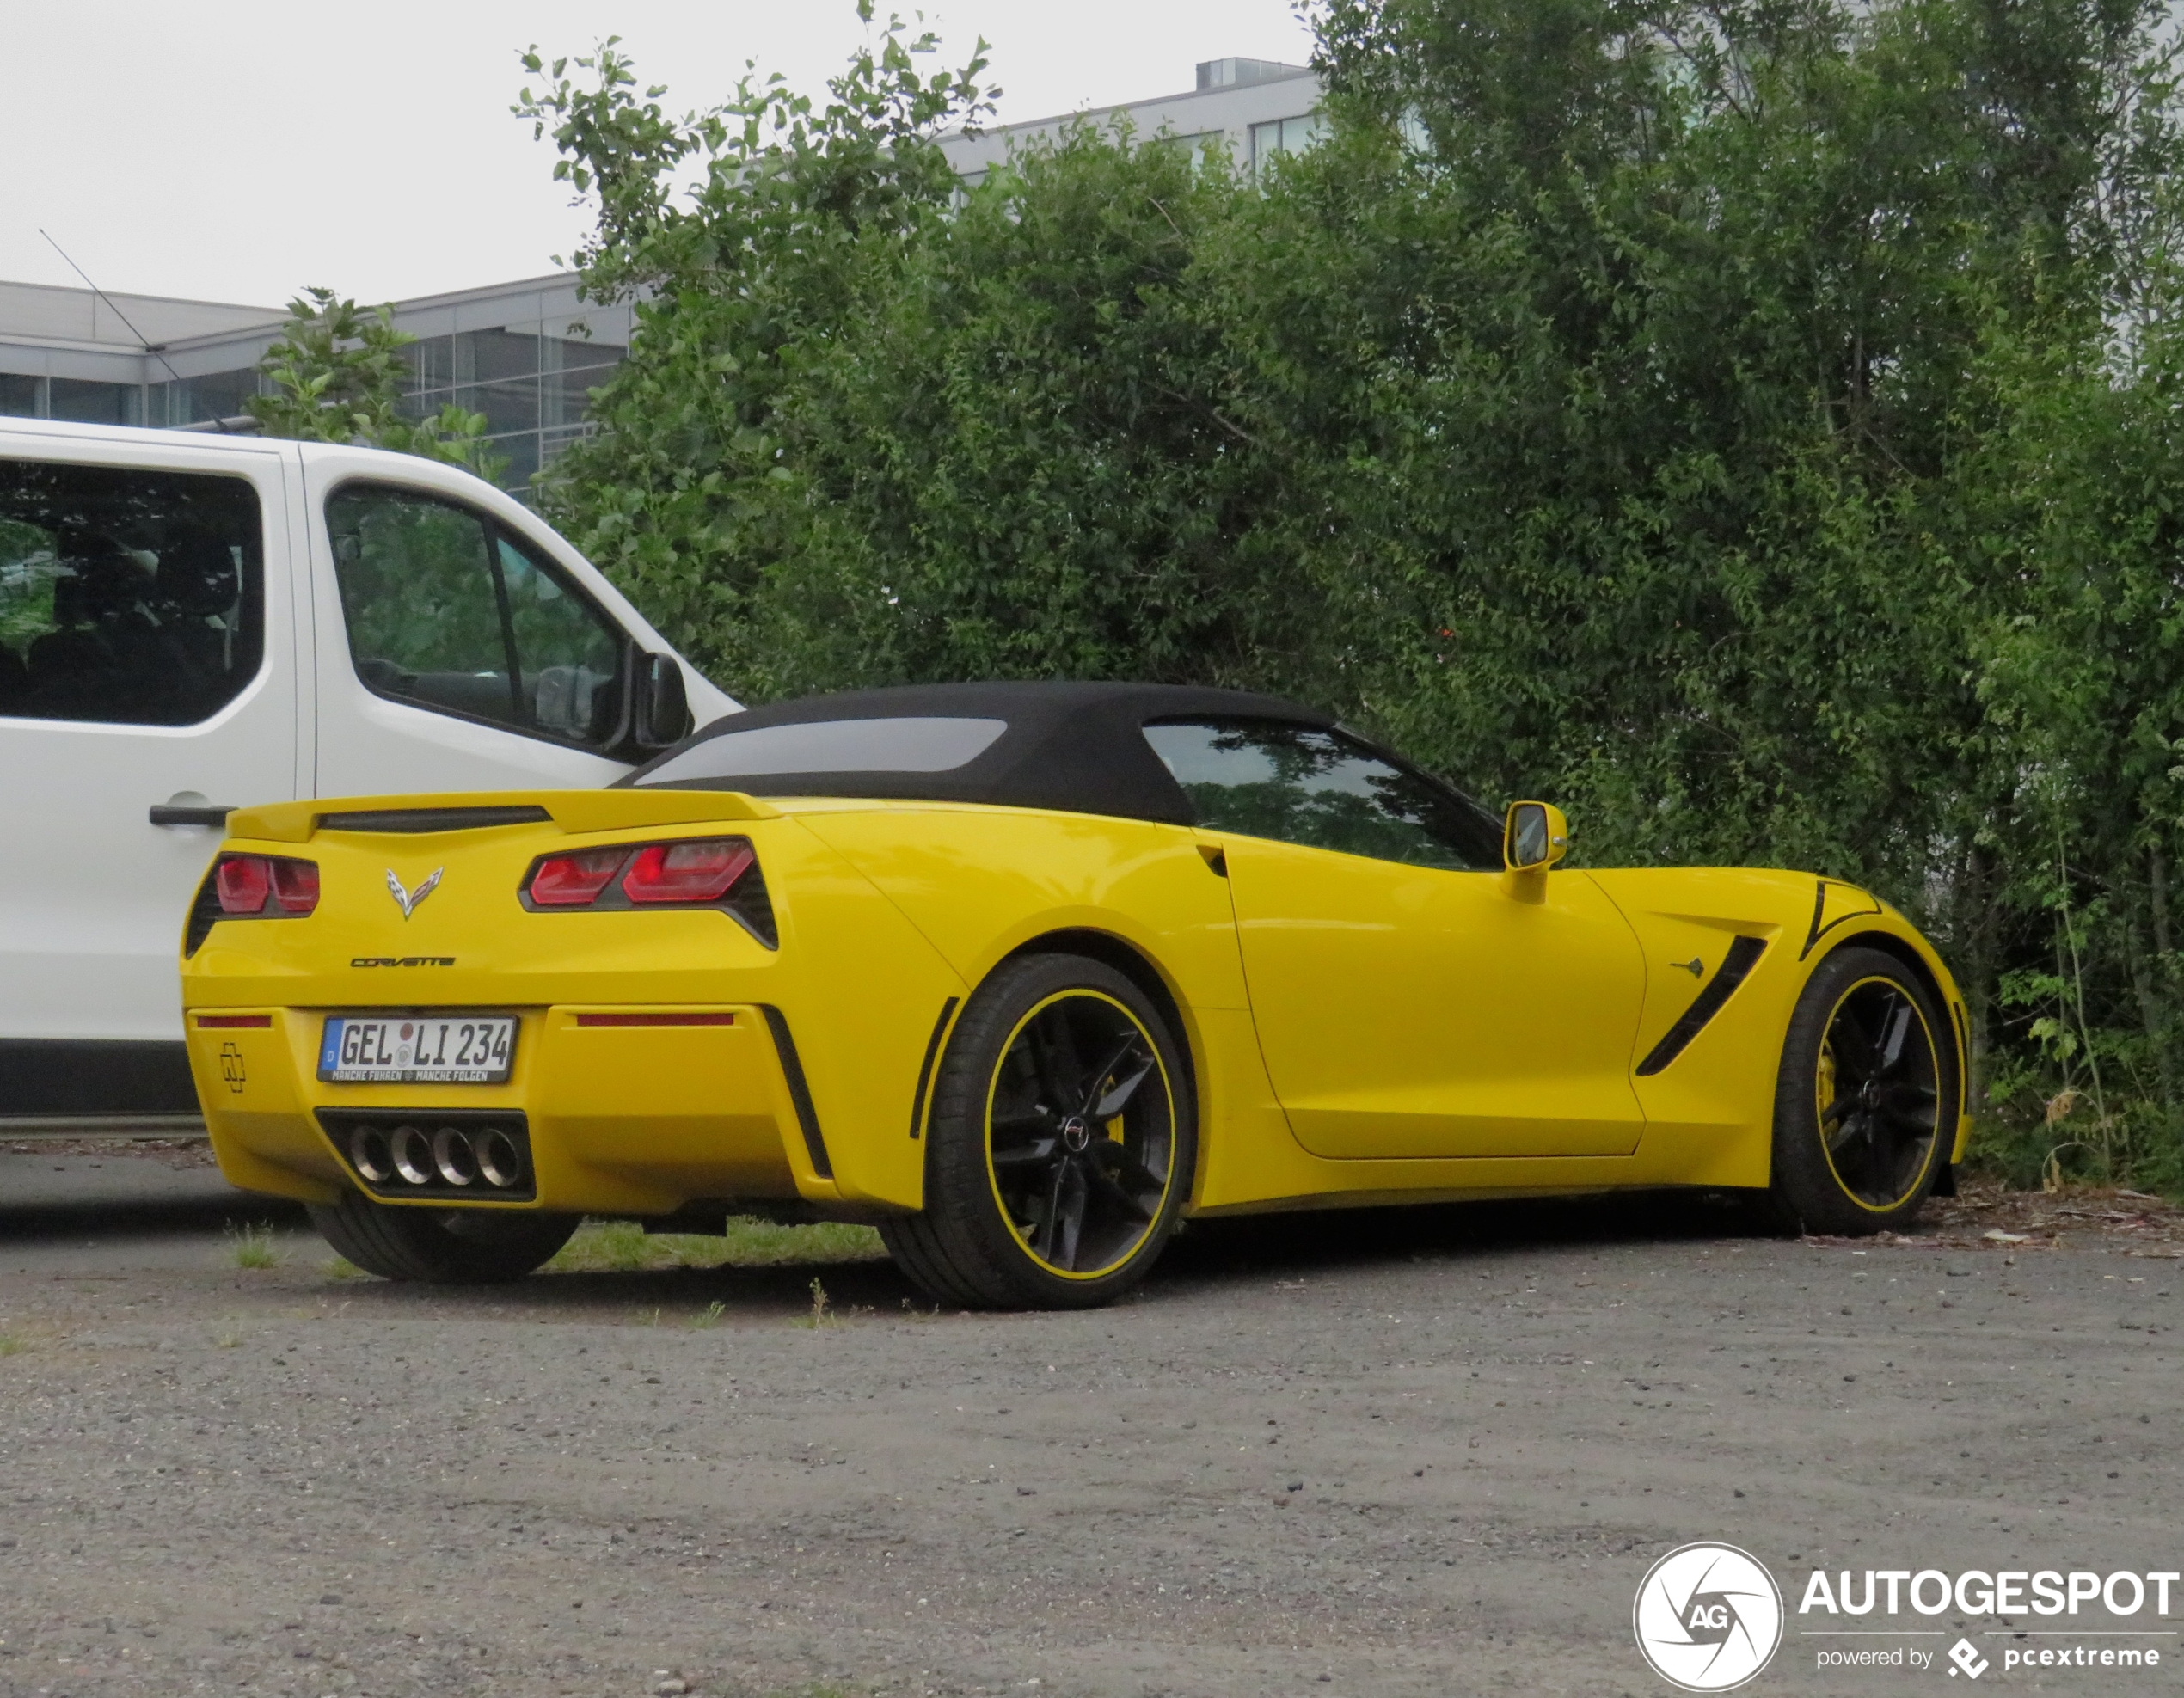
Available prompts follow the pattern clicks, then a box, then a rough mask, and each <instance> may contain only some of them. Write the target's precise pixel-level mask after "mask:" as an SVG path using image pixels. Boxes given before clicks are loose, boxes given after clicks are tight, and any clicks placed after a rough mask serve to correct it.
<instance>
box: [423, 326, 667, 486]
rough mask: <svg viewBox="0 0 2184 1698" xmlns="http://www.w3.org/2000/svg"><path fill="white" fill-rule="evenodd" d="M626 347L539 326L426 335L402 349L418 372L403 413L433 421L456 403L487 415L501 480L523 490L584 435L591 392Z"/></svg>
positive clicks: (611, 370)
mask: <svg viewBox="0 0 2184 1698" xmlns="http://www.w3.org/2000/svg"><path fill="white" fill-rule="evenodd" d="M404 352H405V354H406V356H407V358H408V360H409V363H410V369H411V371H413V372H414V378H413V381H412V385H411V389H410V391H409V393H408V395H407V396H405V397H404V401H403V411H404V412H405V413H407V414H408V415H409V416H410V417H412V418H417V419H428V418H430V417H432V416H433V414H436V413H438V412H439V410H440V408H443V407H445V406H447V405H448V404H449V403H451V402H452V403H453V404H454V405H456V406H457V407H460V408H463V409H464V410H466V411H468V412H471V413H479V414H483V415H484V416H485V421H486V440H487V444H488V447H489V449H490V451H492V452H493V453H494V454H496V455H498V456H499V457H501V458H502V459H504V460H506V462H507V469H506V470H505V471H503V472H502V473H501V476H500V481H501V483H502V484H503V486H504V487H507V488H509V489H511V490H515V491H521V490H523V489H524V488H525V487H527V486H528V484H529V483H530V481H531V475H532V474H533V473H534V472H537V471H538V470H539V469H542V468H543V467H544V466H546V465H548V464H549V463H551V462H552V460H553V458H554V457H555V455H556V454H557V453H559V452H560V451H561V450H562V449H563V448H565V447H567V445H568V444H569V443H570V442H571V441H573V440H574V439H575V438H577V437H579V436H581V435H583V434H584V432H585V431H586V429H587V428H588V426H586V423H585V420H586V414H587V413H588V411H589V408H590V402H591V396H592V391H593V390H595V389H598V388H599V386H600V385H601V384H603V383H605V382H606V381H607V379H608V378H610V377H612V376H613V375H614V371H615V368H616V367H617V365H620V364H621V363H622V360H623V356H624V355H625V354H626V353H627V352H628V350H627V349H625V348H623V346H620V345H619V344H617V343H613V342H595V341H591V340H586V339H585V338H583V337H580V336H555V335H549V334H544V333H543V330H542V329H541V328H538V327H536V326H534V327H531V328H525V327H523V326H519V325H510V326H504V327H502V328H499V329H494V330H464V331H460V332H457V334H454V335H451V336H432V337H427V338H425V339H424V340H420V341H418V342H415V343H413V344H412V345H411V346H409V347H408V349H406V350H405V351H404Z"/></svg>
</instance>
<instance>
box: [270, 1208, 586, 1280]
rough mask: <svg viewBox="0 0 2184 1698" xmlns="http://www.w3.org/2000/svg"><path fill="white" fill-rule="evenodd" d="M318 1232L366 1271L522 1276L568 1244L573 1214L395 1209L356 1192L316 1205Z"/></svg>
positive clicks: (416, 1276) (426, 1276)
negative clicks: (335, 1201) (336, 1201)
mask: <svg viewBox="0 0 2184 1698" xmlns="http://www.w3.org/2000/svg"><path fill="white" fill-rule="evenodd" d="M310 1206H311V1224H312V1225H314V1226H316V1228H317V1229H318V1230H319V1235H320V1236H321V1237H322V1238H324V1239H325V1240H326V1241H327V1242H328V1243H329V1244H331V1245H332V1246H333V1247H334V1248H335V1249H336V1250H338V1251H339V1252H340V1254H342V1255H343V1256H345V1257H347V1259H348V1260H350V1261H353V1262H354V1263H355V1264H356V1265H357V1266H359V1267H360V1268H362V1269H363V1270H364V1271H365V1272H366V1273H376V1274H377V1275H378V1276H379V1277H380V1278H382V1279H408V1280H420V1281H424V1282H426V1283H427V1284H435V1285H491V1284H499V1283H500V1282H501V1281H503V1280H508V1279H520V1278H523V1277H524V1275H525V1274H526V1273H529V1272H531V1270H532V1269H533V1268H535V1267H537V1266H539V1264H541V1263H542V1262H544V1261H547V1260H549V1259H550V1258H551V1257H552V1256H553V1254H554V1253H555V1251H556V1250H558V1249H560V1248H561V1246H562V1245H564V1244H566V1243H567V1242H568V1241H569V1236H570V1235H571V1234H573V1233H574V1231H575V1230H576V1225H577V1217H575V1216H574V1215H543V1214H535V1213H531V1212H529V1211H524V1212H518V1211H513V1210H503V1209H420V1208H396V1207H394V1206H391V1205H388V1204H385V1203H375V1202H373V1201H372V1200H371V1198H368V1197H365V1196H361V1195H359V1193H358V1192H353V1191H352V1192H347V1193H345V1194H344V1195H343V1197H342V1198H341V1200H340V1202H338V1203H314V1204H312V1205H310Z"/></svg>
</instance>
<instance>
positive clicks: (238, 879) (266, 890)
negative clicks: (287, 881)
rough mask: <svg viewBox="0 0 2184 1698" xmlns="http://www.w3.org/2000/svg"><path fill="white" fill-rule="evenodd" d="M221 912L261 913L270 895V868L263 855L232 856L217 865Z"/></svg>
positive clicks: (271, 882) (271, 874) (271, 884)
mask: <svg viewBox="0 0 2184 1698" xmlns="http://www.w3.org/2000/svg"><path fill="white" fill-rule="evenodd" d="M218 879H219V886H220V911H221V912H222V913H223V914H262V913H264V912H265V911H266V898H267V897H268V896H269V895H271V894H272V893H273V865H272V863H271V862H270V861H267V859H266V857H265V856H263V855H229V856H227V857H226V858H225V859H224V860H223V861H221V862H220V871H219V874H218Z"/></svg>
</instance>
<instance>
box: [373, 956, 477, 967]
mask: <svg viewBox="0 0 2184 1698" xmlns="http://www.w3.org/2000/svg"><path fill="white" fill-rule="evenodd" d="M349 965H351V966H353V967H451V966H453V965H455V957H454V956H452V955H358V956H355V957H353V958H352V959H351V960H350V962H349Z"/></svg>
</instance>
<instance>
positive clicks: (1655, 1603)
mask: <svg viewBox="0 0 2184 1698" xmlns="http://www.w3.org/2000/svg"><path fill="white" fill-rule="evenodd" d="M1630 1623H1631V1630H1632V1632H1633V1633H1634V1634H1635V1635H1636V1637H1637V1640H1638V1650H1639V1652H1640V1654H1641V1656H1643V1657H1644V1658H1645V1659H1646V1661H1647V1664H1648V1665H1649V1666H1650V1667H1651V1668H1652V1669H1653V1672H1654V1673H1655V1674H1657V1675H1659V1677H1661V1678H1662V1679H1663V1680H1665V1681H1666V1682H1668V1683H1670V1684H1671V1685H1672V1686H1678V1687H1681V1688H1682V1689H1684V1691H1686V1692H1729V1691H1733V1690H1734V1689H1736V1688H1738V1687H1739V1686H1742V1685H1743V1684H1744V1683H1745V1682H1746V1681H1749V1680H1751V1679H1752V1678H1753V1677H1755V1676H1757V1675H1758V1673H1759V1671H1760V1670H1763V1669H1764V1668H1765V1667H1766V1666H1767V1664H1768V1662H1769V1661H1770V1659H1771V1658H1773V1656H1774V1654H1775V1652H1776V1649H1777V1648H1779V1647H1780V1646H1781V1645H1782V1592H1781V1591H1780V1590H1779V1589H1778V1588H1777V1587H1776V1585H1775V1578H1774V1576H1773V1575H1771V1574H1770V1573H1769V1572H1767V1570H1766V1568H1765V1567H1764V1566H1763V1565H1762V1564H1761V1563H1760V1562H1759V1560H1758V1559H1757V1558H1755V1557H1754V1556H1752V1555H1751V1553H1750V1552H1748V1551H1741V1550H1739V1549H1738V1548H1736V1547H1735V1546H1734V1545H1717V1544H1709V1543H1702V1544H1691V1545H1681V1546H1678V1548H1676V1549H1674V1550H1672V1551H1671V1552H1669V1554H1667V1555H1666V1556H1665V1557H1663V1558H1661V1560H1659V1561H1658V1562H1656V1563H1655V1564H1654V1565H1653V1566H1652V1567H1651V1568H1649V1569H1647V1571H1646V1578H1644V1579H1643V1580H1641V1582H1639V1585H1638V1597H1637V1599H1636V1601H1635V1603H1633V1604H1632V1605H1631V1610H1630Z"/></svg>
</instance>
